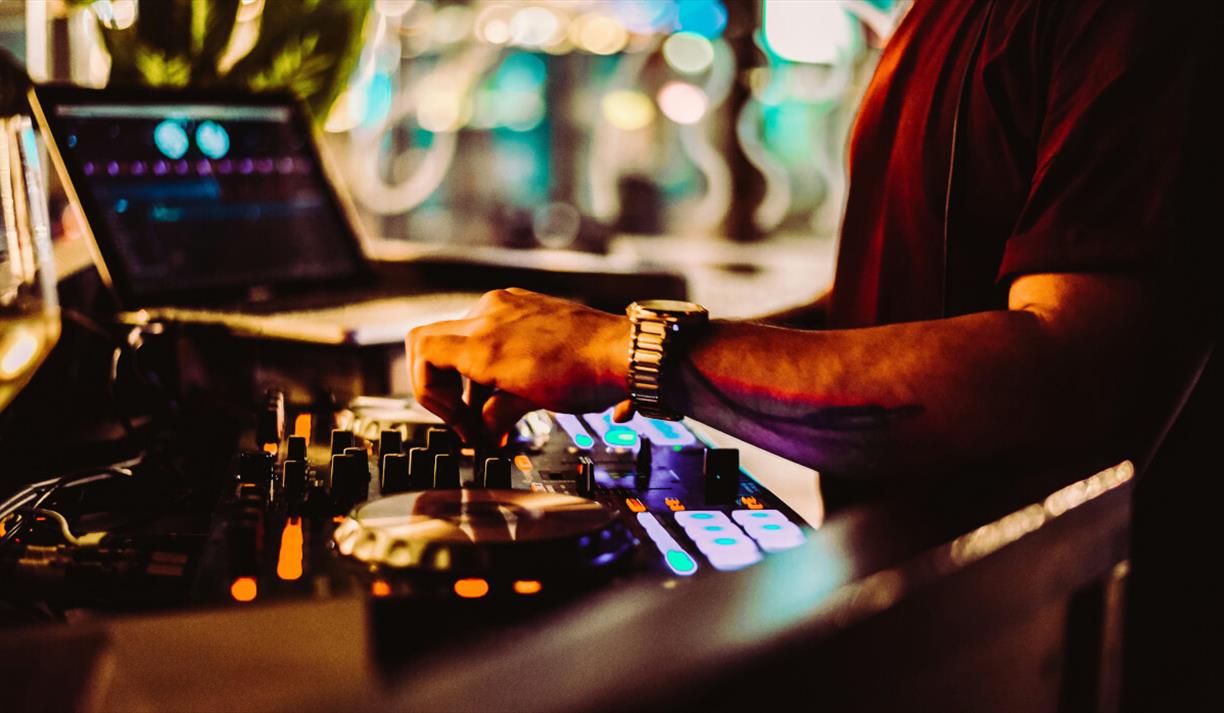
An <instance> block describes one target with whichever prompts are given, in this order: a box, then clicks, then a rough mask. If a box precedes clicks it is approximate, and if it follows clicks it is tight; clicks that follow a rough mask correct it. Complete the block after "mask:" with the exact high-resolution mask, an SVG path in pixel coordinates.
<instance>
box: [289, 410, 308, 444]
mask: <svg viewBox="0 0 1224 713" xmlns="http://www.w3.org/2000/svg"><path fill="white" fill-rule="evenodd" d="M310 426H311V418H310V414H308V413H299V414H298V415H297V418H295V419H293V435H295V436H301V437H302V438H305V439H306V440H310Z"/></svg>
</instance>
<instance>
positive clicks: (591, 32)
mask: <svg viewBox="0 0 1224 713" xmlns="http://www.w3.org/2000/svg"><path fill="white" fill-rule="evenodd" d="M571 35H572V36H573V39H574V43H575V44H577V45H578V46H579V47H581V48H582V49H584V50H586V51H587V52H590V53H592V54H600V55H610V54H616V53H617V52H620V51H621V50H623V49H624V48H625V45H626V44H627V43H628V42H629V32H628V31H627V30H626V29H625V26H624V25H622V24H621V22H620V21H619V20H617V19H616V18H615V17H608V16H607V15H584V16H582V17H580V18H578V19H577V20H575V21H574V24H573V26H572V29H571Z"/></svg>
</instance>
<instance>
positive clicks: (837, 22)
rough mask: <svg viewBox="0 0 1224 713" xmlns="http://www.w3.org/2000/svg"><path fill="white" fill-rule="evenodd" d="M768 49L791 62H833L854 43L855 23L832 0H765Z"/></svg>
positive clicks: (856, 27) (841, 56) (851, 47)
mask: <svg viewBox="0 0 1224 713" xmlns="http://www.w3.org/2000/svg"><path fill="white" fill-rule="evenodd" d="M764 13H765V22H764V33H763V34H764V38H765V44H766V46H767V47H768V48H769V50H770V51H771V52H772V53H773V54H775V55H777V56H778V57H780V58H782V59H785V60H789V61H791V62H806V63H809V64H837V63H838V62H839V61H840V60H841V59H842V58H843V57H844V56H845V55H846V54H848V53H849V52H850V51H851V50H852V49H853V48H854V46H855V41H856V35H855V33H856V32H858V31H859V30H858V26H857V24H856V23H855V21H854V19H853V18H851V17H850V15H849V14H847V13H846V11H845V10H844V9H842V6H841V3H835V2H792V1H791V0H765V6H764Z"/></svg>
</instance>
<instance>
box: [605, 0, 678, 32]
mask: <svg viewBox="0 0 1224 713" xmlns="http://www.w3.org/2000/svg"><path fill="white" fill-rule="evenodd" d="M613 8H614V9H615V11H616V14H617V16H618V17H619V18H620V19H621V22H622V23H624V25H625V27H627V28H629V29H630V30H631V31H633V32H636V33H639V34H649V33H652V32H667V31H669V30H671V29H673V28H674V27H675V26H676V3H675V2H673V0H634V2H618V3H615V4H614V5H613Z"/></svg>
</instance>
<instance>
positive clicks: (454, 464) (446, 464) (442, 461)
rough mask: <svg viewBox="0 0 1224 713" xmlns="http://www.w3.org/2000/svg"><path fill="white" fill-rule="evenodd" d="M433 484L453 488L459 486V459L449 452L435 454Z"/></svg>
mask: <svg viewBox="0 0 1224 713" xmlns="http://www.w3.org/2000/svg"><path fill="white" fill-rule="evenodd" d="M433 486H434V488H436V489H442V490H453V489H455V488H458V487H459V459H458V458H456V457H455V456H453V455H451V454H449V453H438V454H436V455H434V478H433Z"/></svg>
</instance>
